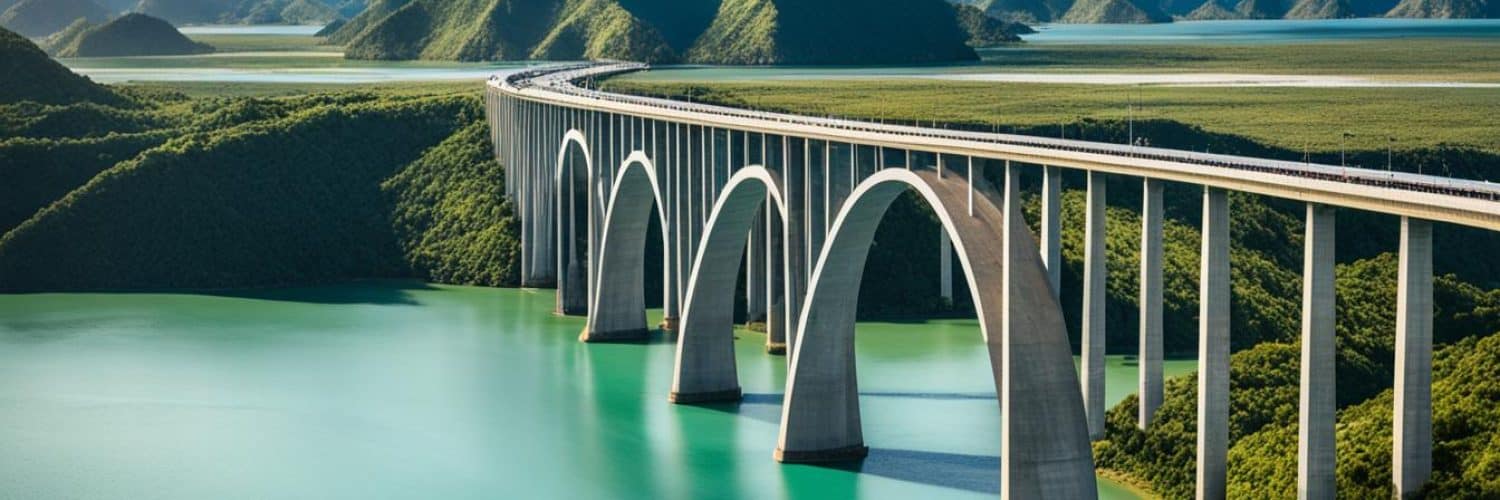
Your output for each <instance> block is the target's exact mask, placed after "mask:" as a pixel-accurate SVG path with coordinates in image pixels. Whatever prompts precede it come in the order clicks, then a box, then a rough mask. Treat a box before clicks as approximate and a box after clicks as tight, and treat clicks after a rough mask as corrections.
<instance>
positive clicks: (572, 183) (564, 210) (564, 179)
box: [552, 129, 598, 315]
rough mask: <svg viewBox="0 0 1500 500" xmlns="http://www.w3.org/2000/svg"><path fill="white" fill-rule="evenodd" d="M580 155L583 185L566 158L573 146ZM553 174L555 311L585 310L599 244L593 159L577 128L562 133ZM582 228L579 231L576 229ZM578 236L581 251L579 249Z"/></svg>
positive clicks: (585, 312)
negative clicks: (580, 185)
mask: <svg viewBox="0 0 1500 500" xmlns="http://www.w3.org/2000/svg"><path fill="white" fill-rule="evenodd" d="M575 146H576V147H577V150H578V151H579V152H581V153H582V156H583V189H582V190H581V191H580V190H579V189H578V187H577V181H576V180H575V179H574V178H575V177H576V176H577V175H578V172H577V168H576V167H575V166H574V164H573V163H572V162H570V161H568V160H569V159H570V158H571V157H569V156H568V153H569V151H570V150H572V149H573V147H575ZM553 171H554V172H555V175H554V176H553V180H552V187H553V189H554V193H555V195H554V196H553V197H552V199H553V200H555V204H556V207H555V208H556V211H555V212H554V213H555V214H556V217H557V246H556V247H555V248H557V313H558V314H573V315H578V314H587V313H588V306H589V291H590V290H593V289H594V283H593V282H594V276H593V275H592V273H590V272H589V270H590V269H593V268H594V266H593V264H594V261H593V260H592V259H594V258H595V255H596V254H595V251H594V249H595V248H596V246H597V244H598V238H597V234H598V233H597V231H596V230H595V228H594V219H595V218H596V217H595V216H594V215H595V211H597V210H598V208H597V207H598V204H597V203H595V202H594V198H595V197H594V196H591V193H592V191H593V189H592V187H591V186H593V185H594V159H593V157H592V155H591V153H590V152H589V144H588V138H587V137H585V136H584V135H583V132H581V131H579V130H578V129H569V130H568V132H567V133H565V134H563V138H562V143H561V144H559V145H558V148H557V168H556V169H554V170H553ZM579 197H582V203H581V205H582V208H583V220H584V223H583V224H582V226H583V227H578V226H579V224H578V216H577V215H576V214H577V210H578V208H580V207H579V205H580V203H579V202H578V200H579ZM580 231H582V234H581V235H580V234H579V232H580ZM579 240H582V241H583V245H581V246H582V247H583V248H582V252H580V251H579V250H580V249H579V248H578V247H579V246H580V245H579Z"/></svg>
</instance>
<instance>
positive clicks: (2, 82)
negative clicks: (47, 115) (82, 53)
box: [0, 29, 126, 118]
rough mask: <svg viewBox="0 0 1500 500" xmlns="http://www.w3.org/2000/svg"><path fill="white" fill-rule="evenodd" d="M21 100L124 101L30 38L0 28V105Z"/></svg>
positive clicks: (49, 101)
mask: <svg viewBox="0 0 1500 500" xmlns="http://www.w3.org/2000/svg"><path fill="white" fill-rule="evenodd" d="M20 101H31V102H35V103H42V104H66V103H75V102H94V103H106V104H123V103H125V102H126V100H125V99H123V98H121V97H120V96H119V95H117V94H115V93H114V92H111V91H110V90H109V89H106V88H104V87H102V86H100V85H96V84H94V82H91V81H89V79H88V78H85V77H82V76H78V75H76V74H73V72H71V71H68V69H67V68H65V67H63V65H61V64H58V63H57V62H56V61H53V60H52V59H50V58H48V57H47V54H46V53H45V52H42V49H40V48H37V46H36V44H33V43H31V41H29V40H27V39H25V38H23V37H21V36H20V35H17V34H16V33H13V32H10V31H7V30H4V29H0V104H3V103H13V102H20ZM9 116H10V115H9V114H4V115H0V117H7V118H8V117H9Z"/></svg>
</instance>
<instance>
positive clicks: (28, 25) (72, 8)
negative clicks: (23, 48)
mask: <svg viewBox="0 0 1500 500" xmlns="http://www.w3.org/2000/svg"><path fill="white" fill-rule="evenodd" d="M109 14H110V13H109V11H108V10H106V9H105V8H104V7H101V6H99V4H97V3H94V1H93V0H21V1H19V2H17V3H16V4H15V5H12V6H11V7H10V8H9V9H5V12H0V27H4V28H5V29H7V30H10V31H14V32H16V33H19V34H21V36H25V37H29V38H42V37H45V36H47V35H51V34H53V33H56V32H58V31H61V30H62V29H63V28H66V27H68V25H69V24H72V23H73V21H74V20H76V19H78V18H84V19H87V20H89V21H90V22H94V23H100V22H104V20H106V19H109Z"/></svg>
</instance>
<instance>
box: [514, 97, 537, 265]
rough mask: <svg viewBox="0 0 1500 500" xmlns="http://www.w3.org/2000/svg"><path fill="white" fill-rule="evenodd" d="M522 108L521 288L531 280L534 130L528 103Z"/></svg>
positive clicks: (517, 210) (517, 209)
mask: <svg viewBox="0 0 1500 500" xmlns="http://www.w3.org/2000/svg"><path fill="white" fill-rule="evenodd" d="M523 109H524V111H522V114H523V118H522V120H523V123H524V125H523V126H524V128H523V129H522V143H521V144H522V151H523V154H524V155H525V159H526V164H525V165H523V166H522V167H521V169H520V171H521V176H520V179H517V180H518V181H520V184H521V188H520V191H519V192H520V195H521V196H520V199H518V200H516V215H518V216H519V217H520V219H521V231H520V235H519V236H520V238H521V288H526V285H528V284H530V283H529V282H530V281H531V279H530V278H531V273H530V270H531V267H530V266H528V264H529V263H530V262H529V261H530V260H531V256H530V255H529V254H530V253H531V247H530V245H531V217H530V215H531V213H530V210H529V209H530V208H531V186H530V182H529V181H530V180H531V165H532V156H531V150H532V147H531V146H532V144H531V142H532V140H533V137H532V136H533V134H534V133H535V132H536V126H535V124H534V123H532V121H531V105H530V103H526V104H524V105H523Z"/></svg>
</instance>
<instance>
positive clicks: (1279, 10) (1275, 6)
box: [1234, 0, 1287, 19]
mask: <svg viewBox="0 0 1500 500" xmlns="http://www.w3.org/2000/svg"><path fill="white" fill-rule="evenodd" d="M1286 11H1287V6H1286V4H1285V3H1284V2H1283V1H1282V0H1240V3H1238V4H1235V6H1234V13H1235V14H1236V15H1238V16H1240V18H1242V19H1280V18H1281V17H1282V16H1284V15H1286Z"/></svg>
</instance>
